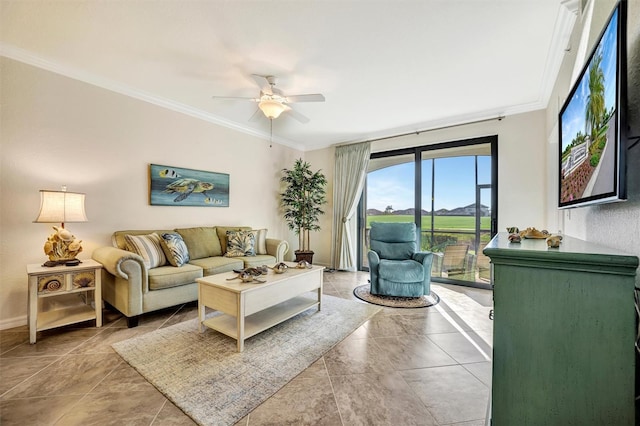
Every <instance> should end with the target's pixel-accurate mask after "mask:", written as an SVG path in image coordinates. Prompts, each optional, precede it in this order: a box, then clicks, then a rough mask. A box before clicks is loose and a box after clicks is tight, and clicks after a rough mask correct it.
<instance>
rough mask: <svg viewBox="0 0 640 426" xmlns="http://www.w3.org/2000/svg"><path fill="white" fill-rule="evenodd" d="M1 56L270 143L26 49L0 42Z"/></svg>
mask: <svg viewBox="0 0 640 426" xmlns="http://www.w3.org/2000/svg"><path fill="white" fill-rule="evenodd" d="M0 56H3V57H6V58H9V59H13V60H15V61H18V62H22V63H24V64H27V65H31V66H34V67H36V68H40V69H43V70H46V71H50V72H53V73H55V74H59V75H62V76H64V77H68V78H71V79H74V80H78V81H82V82H84V83H87V84H91V85H93V86H97V87H100V88H102V89H105V90H109V91H111V92H115V93H118V94H121V95H124V96H128V97H131V98H134V99H138V100H141V101H144V102H147V103H150V104H153V105H156V106H159V107H161V108H165V109H169V110H171V111H175V112H178V113H180V114H185V115H188V116H190V117H194V118H197V119H199V120H204V121H207V122H209V123H213V124H216V125H219V126H222V127H226V128H228V129H232V130H235V131H238V132H241V133H244V134H247V135H250V136H254V137H256V138H259V139H264V140H266V141H269V134H268V133H265V132H260V131H256V130H253V129H250V128H247V127H243V126H241V125H238V124H237V123H234V122H232V121H229V120H226V119H224V118H222V117H220V116H217V115H215V114H211V113H209V112H207V111H203V110H201V109H197V108H193V107H191V106H188V105H185V104H182V103H180V102H176V101H173V100H171V99H166V98H162V97H159V96H156V95H153V94H150V93H147V92H144V91H141V90H138V89H134V88H132V87H130V86H127V85H125V84H122V83H119V82H117V81H114V80H110V79H107V78H104V77H101V76H98V75H95V74H92V73H89V72H86V71H84V70H81V69H77V68H74V67H69V66H67V65H63V64H60V63H57V62H54V61H50V60H48V59H45V58H43V57H40V56H37V55H35V54H33V53H31V52H29V51H27V50H24V49H21V48H19V47H16V46H13V45H11V44H8V43H4V42H0ZM272 140H273V142H274V143H277V144H280V145H284V146H287V147H289V148H293V149H297V150H299V151H304V150H305V148H304V146H302V145H301V144H299V143H297V142H294V141H291V140H288V139H285V138H278V137H273V138H272Z"/></svg>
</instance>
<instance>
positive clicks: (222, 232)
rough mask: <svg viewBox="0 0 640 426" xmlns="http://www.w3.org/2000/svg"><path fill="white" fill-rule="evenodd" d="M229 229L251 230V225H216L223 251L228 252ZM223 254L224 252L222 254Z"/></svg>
mask: <svg viewBox="0 0 640 426" xmlns="http://www.w3.org/2000/svg"><path fill="white" fill-rule="evenodd" d="M227 231H251V227H249V226H216V232H217V233H218V239H219V240H220V248H221V249H222V250H221V253H226V252H227ZM221 255H222V254H221Z"/></svg>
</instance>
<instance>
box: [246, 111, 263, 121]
mask: <svg viewBox="0 0 640 426" xmlns="http://www.w3.org/2000/svg"><path fill="white" fill-rule="evenodd" d="M262 117H264V114H263V113H262V111H261V110H260V108H256V112H254V113H253V115H252V116H251V117H249V121H251V122H252V123H255V122H256V121H260V119H261V118H262Z"/></svg>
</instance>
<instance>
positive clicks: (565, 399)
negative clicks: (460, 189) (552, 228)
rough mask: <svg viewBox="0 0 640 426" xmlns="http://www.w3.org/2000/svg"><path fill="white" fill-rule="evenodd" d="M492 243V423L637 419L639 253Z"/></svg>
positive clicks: (573, 243)
mask: <svg viewBox="0 0 640 426" xmlns="http://www.w3.org/2000/svg"><path fill="white" fill-rule="evenodd" d="M507 236H508V235H507V234H506V233H499V234H498V235H496V236H495V237H494V238H493V240H491V242H490V243H489V244H488V245H487V247H486V248H485V249H484V253H485V254H486V255H487V256H489V258H490V259H491V263H492V264H493V279H494V293H493V297H494V335H493V379H492V381H493V386H492V425H493V426H512V425H518V426H524V425H563V426H564V425H580V426H587V425H598V426H600V425H616V426H623V425H634V424H635V415H636V413H635V406H634V399H635V347H634V344H635V339H636V310H635V303H634V287H635V275H636V269H637V267H638V258H637V257H636V256H632V255H628V254H625V253H622V252H620V251H617V250H614V249H609V248H606V247H603V246H599V245H596V244H592V243H589V242H586V241H583V240H579V239H576V238H571V237H564V239H563V242H562V244H561V245H560V248H557V249H552V248H547V244H546V241H545V240H544V239H540V240H533V239H523V240H522V242H521V243H510V242H509V241H508V239H507Z"/></svg>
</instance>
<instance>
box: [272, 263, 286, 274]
mask: <svg viewBox="0 0 640 426" xmlns="http://www.w3.org/2000/svg"><path fill="white" fill-rule="evenodd" d="M271 269H273V272H275V273H276V274H284V273H285V272H287V269H289V266H287V264H286V263H284V262H280V263H276V264H275V265H273V268H271Z"/></svg>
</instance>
